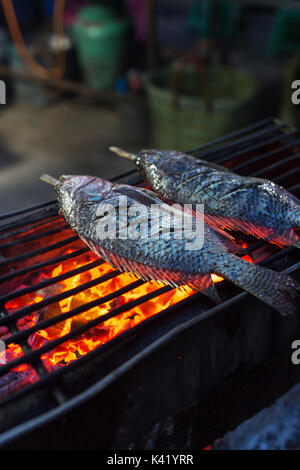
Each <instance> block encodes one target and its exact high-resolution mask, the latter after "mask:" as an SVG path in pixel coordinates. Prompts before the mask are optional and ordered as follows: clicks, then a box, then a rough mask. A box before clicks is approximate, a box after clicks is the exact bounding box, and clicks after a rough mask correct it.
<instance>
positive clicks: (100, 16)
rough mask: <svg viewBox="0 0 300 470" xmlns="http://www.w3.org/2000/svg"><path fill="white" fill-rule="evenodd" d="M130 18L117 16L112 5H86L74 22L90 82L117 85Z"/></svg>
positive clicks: (105, 86)
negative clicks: (109, 6) (110, 6)
mask: <svg viewBox="0 0 300 470" xmlns="http://www.w3.org/2000/svg"><path fill="white" fill-rule="evenodd" d="M127 27H128V21H127V20H126V19H119V18H116V17H115V16H114V13H113V11H112V10H111V9H110V8H107V7H104V6H100V5H99V6H97V5H95V6H90V7H86V8H82V9H81V10H80V11H79V13H78V15H77V18H76V20H75V22H74V25H73V28H72V30H73V37H74V43H75V47H76V49H77V52H78V57H79V63H80V66H81V68H82V71H83V75H84V77H85V80H86V82H87V83H88V85H89V86H90V87H91V88H93V89H95V90H103V89H108V88H113V87H114V84H115V79H116V77H117V75H118V71H119V66H120V60H121V57H122V54H123V52H124V50H125V33H126V29H127Z"/></svg>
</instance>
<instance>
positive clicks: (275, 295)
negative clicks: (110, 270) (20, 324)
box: [55, 176, 299, 315]
mask: <svg viewBox="0 0 300 470" xmlns="http://www.w3.org/2000/svg"><path fill="white" fill-rule="evenodd" d="M55 189H56V191H57V195H58V201H59V204H60V208H61V211H62V214H63V216H64V218H65V220H66V221H67V222H68V223H69V224H70V225H71V227H72V228H73V229H74V230H75V231H76V232H77V233H78V234H79V236H80V237H81V238H82V239H83V240H84V241H85V242H86V243H87V244H88V245H89V246H90V248H91V249H92V250H93V251H94V252H95V253H97V254H98V255H99V256H101V257H103V258H104V259H105V260H106V261H107V262H108V263H110V264H112V265H113V266H115V267H117V268H119V269H120V270H121V271H127V272H132V273H134V274H137V275H139V276H140V277H142V278H143V279H145V280H155V281H164V282H167V283H169V284H171V285H174V286H177V285H181V284H187V285H190V286H191V287H192V288H194V289H197V290H201V291H203V293H205V294H206V295H208V296H209V297H212V298H213V299H215V300H218V296H217V293H216V289H215V287H214V284H213V283H212V280H211V274H212V273H216V274H218V275H220V276H222V277H224V278H226V279H228V280H230V281H231V282H233V283H234V284H236V285H237V286H240V287H241V288H243V289H245V290H247V291H248V292H250V293H251V294H253V295H254V296H256V297H258V298H259V299H260V300H262V301H263V302H265V303H267V304H269V305H270V306H271V307H273V308H274V309H276V310H278V311H279V312H280V313H282V314H283V315H286V314H289V313H295V312H296V311H298V304H297V299H298V296H299V286H298V284H297V283H296V282H295V281H294V280H293V279H292V278H291V277H289V276H286V275H284V274H280V273H277V272H274V271H272V270H270V269H266V268H262V267H260V266H256V265H254V264H251V263H248V262H247V261H245V260H243V259H240V258H238V257H237V256H235V255H233V254H231V253H228V252H227V249H226V247H225V245H224V244H223V240H222V236H221V235H220V234H219V233H216V232H215V231H214V230H212V229H211V228H210V227H208V226H207V225H206V224H204V225H203V227H204V244H203V247H202V248H201V249H197V250H190V249H187V245H186V244H187V239H186V238H185V236H184V235H183V237H182V238H176V227H175V226H174V225H171V230H170V233H169V237H167V238H163V236H162V234H161V227H163V224H164V222H163V220H164V217H165V216H166V217H168V216H169V211H171V209H170V206H167V205H164V208H163V213H162V217H161V218H160V220H162V222H159V221H158V219H157V220H156V219H154V222H155V223H154V226H155V224H156V225H157V229H156V232H158V233H159V236H158V238H156V239H154V238H152V237H149V238H146V237H145V238H143V237H140V238H137V239H134V237H131V238H128V237H127V238H123V237H120V236H116V237H113V236H112V235H111V233H108V235H107V237H106V238H103V237H102V236H101V237H99V231H98V229H97V225H98V223H99V221H101V218H102V217H103V214H102V213H101V211H100V212H99V208H100V209H101V208H103V206H104V205H105V207H106V205H107V204H109V205H110V207H113V208H114V210H115V212H114V214H112V215H110V213H108V214H107V215H106V217H108V220H111V222H112V226H113V224H114V221H115V222H116V226H117V227H118V229H117V233H118V231H119V230H120V227H121V226H122V224H123V225H124V224H128V223H129V222H130V217H129V219H128V220H127V216H126V217H125V211H126V208H125V209H124V208H123V209H120V196H122V197H124V196H126V198H127V199H126V201H127V203H126V204H127V213H130V208H132V207H133V206H134V205H135V204H137V203H139V204H142V205H143V206H145V207H146V209H147V211H148V209H150V208H151V207H152V205H153V204H154V205H156V207H157V206H158V207H162V205H163V203H162V201H161V200H160V199H158V198H157V197H156V196H155V194H154V193H152V191H147V190H145V189H142V188H134V187H131V186H128V185H124V184H112V183H110V182H108V181H105V180H103V179H100V178H93V177H90V176H62V177H61V178H60V180H59V182H58V183H57V184H56V187H55ZM101 214H102V215H101ZM151 215H152V217H151V218H148V212H147V217H145V219H144V220H143V222H142V224H141V226H140V230H144V229H145V228H149V227H148V225H149V224H150V223H151V226H152V224H153V214H151ZM110 217H113V218H114V220H112V219H109V218H110ZM192 219H193V223H195V219H196V218H195V217H194V216H193V218H192ZM168 220H169V218H168ZM172 229H173V230H172ZM151 233H152V232H151ZM189 241H190V239H189Z"/></svg>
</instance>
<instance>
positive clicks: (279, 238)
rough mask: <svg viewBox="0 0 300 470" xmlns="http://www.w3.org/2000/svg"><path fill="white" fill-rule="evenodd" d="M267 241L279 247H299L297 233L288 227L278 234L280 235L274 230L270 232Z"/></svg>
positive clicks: (299, 238) (299, 242) (299, 240)
mask: <svg viewBox="0 0 300 470" xmlns="http://www.w3.org/2000/svg"><path fill="white" fill-rule="evenodd" d="M268 241H269V242H270V243H274V244H275V245H278V246H280V247H282V246H287V245H293V246H296V247H297V248H300V237H299V235H297V233H296V232H295V230H294V229H290V230H288V231H287V232H285V233H283V234H280V235H278V234H277V233H275V232H273V233H270V235H269V237H268Z"/></svg>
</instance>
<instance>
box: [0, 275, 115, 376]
mask: <svg viewBox="0 0 300 470" xmlns="http://www.w3.org/2000/svg"><path fill="white" fill-rule="evenodd" d="M120 274H121V273H120V272H119V271H117V270H115V271H112V272H110V273H107V274H104V275H103V276H100V277H97V278H96V279H93V280H92V281H89V282H86V283H84V284H81V285H80V286H77V287H74V288H73V289H69V290H68V291H65V292H62V293H61V294H57V295H53V296H51V297H49V298H48V299H45V300H41V301H40V302H37V303H35V304H33V305H29V306H28V307H24V308H22V309H19V310H16V311H15V312H13V313H11V314H10V315H9V316H8V317H7V318H0V326H3V325H7V324H8V325H10V324H11V323H13V322H14V321H15V320H18V319H19V318H22V317H23V316H24V315H30V314H31V313H34V312H36V311H37V310H41V309H42V308H44V307H48V306H49V305H52V304H54V303H56V302H60V301H61V300H64V299H67V298H68V297H71V296H73V295H76V294H80V292H84V291H85V290H87V289H90V288H91V287H95V286H98V285H99V284H103V283H104V282H106V281H109V280H111V279H113V278H114V277H117V276H119V275H120ZM85 305H88V304H85ZM0 371H1V368H0Z"/></svg>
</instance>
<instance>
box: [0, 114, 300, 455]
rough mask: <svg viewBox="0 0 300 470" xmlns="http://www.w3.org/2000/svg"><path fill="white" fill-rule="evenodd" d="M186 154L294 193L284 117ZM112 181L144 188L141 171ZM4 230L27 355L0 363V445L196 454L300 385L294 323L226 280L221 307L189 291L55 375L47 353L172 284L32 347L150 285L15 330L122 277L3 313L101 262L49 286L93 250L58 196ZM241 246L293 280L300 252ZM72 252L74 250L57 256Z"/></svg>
mask: <svg viewBox="0 0 300 470" xmlns="http://www.w3.org/2000/svg"><path fill="white" fill-rule="evenodd" d="M189 153H191V154H193V155H194V156H196V157H201V158H204V159H207V160H210V161H214V162H217V163H220V164H222V165H224V166H227V167H228V168H231V169H232V170H234V171H237V172H239V173H240V174H243V175H252V176H259V177H266V178H269V179H272V180H273V181H274V182H276V183H278V184H281V185H282V186H284V187H285V188H286V189H288V190H289V191H290V192H292V193H293V194H295V195H297V196H298V197H299V193H300V183H299V171H300V165H299V162H300V132H299V131H298V130H297V129H295V128H291V127H289V126H287V125H285V124H284V123H282V122H281V121H278V120H274V119H268V120H264V121H262V122H259V123H257V124H254V125H252V126H249V127H247V128H244V129H242V130H240V131H238V132H234V133H231V134H229V135H227V136H224V137H222V138H220V139H218V140H216V141H214V142H212V143H209V144H207V145H204V146H202V147H199V148H197V149H193V150H191V151H190V152H189ZM114 180H115V181H118V182H119V181H126V182H129V183H131V184H141V183H142V182H141V180H140V178H139V176H138V174H137V173H136V171H135V170H132V171H129V172H127V173H125V174H123V175H120V176H119V177H117V178H115V179H114ZM0 221H1V227H0V335H1V328H2V329H3V328H4V327H7V328H9V332H10V336H9V337H8V338H6V339H5V342H6V344H10V343H14V344H16V345H19V346H20V348H21V351H22V356H20V357H15V358H13V359H12V360H11V361H10V362H8V363H5V364H3V365H1V367H0V446H1V447H4V448H102V449H105V448H124V449H128V448H151V447H155V446H156V447H157V446H159V447H160V448H162V447H164V448H174V446H177V447H180V448H201V447H204V446H205V445H208V444H210V443H212V442H213V441H214V440H215V439H216V438H218V437H221V436H222V435H224V434H225V433H226V432H227V431H228V430H229V429H233V428H234V427H235V426H237V425H238V424H240V423H241V422H242V421H243V420H245V419H246V418H248V417H250V416H251V415H253V414H254V413H255V412H257V411H259V410H260V409H261V408H263V407H264V406H267V405H269V404H270V403H272V401H273V400H274V399H275V398H277V397H278V396H280V394H282V393H283V392H285V391H287V390H288V389H289V388H290V387H291V386H292V385H293V384H295V383H297V382H298V381H299V380H300V367H298V368H297V367H296V366H293V365H292V364H291V360H290V348H291V343H292V341H294V340H295V339H297V338H300V322H299V317H298V316H297V315H294V316H291V317H286V318H283V317H281V316H280V315H279V314H278V313H276V312H275V311H274V310H272V309H271V308H270V307H268V306H266V305H265V304H262V303H261V302H259V301H258V300H257V299H255V298H253V297H251V296H250V295H249V294H247V293H246V292H242V291H241V290H240V289H238V288H237V287H235V286H233V285H231V284H230V283H227V282H226V281H223V282H221V283H218V285H217V289H218V291H219V294H220V296H221V299H222V303H221V304H219V305H214V304H213V303H212V301H211V300H210V299H208V298H206V297H205V296H203V295H201V294H200V293H194V294H193V295H191V296H189V297H186V298H184V299H183V300H181V301H179V302H178V303H175V304H173V305H171V306H169V307H167V308H165V309H164V310H162V311H160V312H158V313H156V314H155V315H152V316H150V317H149V318H146V319H145V320H143V321H141V322H140V323H139V324H137V325H136V326H134V327H131V328H129V329H126V330H124V331H122V332H120V334H118V335H117V336H116V337H114V338H112V339H111V340H109V341H107V342H106V343H105V344H101V345H99V346H98V347H97V348H95V349H93V350H91V351H90V352H88V353H87V354H84V355H80V356H78V358H77V359H76V360H72V361H71V362H69V363H68V365H65V366H60V367H56V368H54V369H52V370H49V369H47V367H45V362H44V360H43V359H42V356H43V355H45V354H47V353H49V352H51V351H53V350H54V349H55V348H58V347H60V346H61V345H63V344H65V343H66V342H67V341H70V340H74V339H76V338H78V337H79V336H80V335H82V334H87V332H91V336H92V332H93V329H94V328H96V327H98V326H99V325H101V324H103V322H104V321H106V320H108V319H111V318H114V317H116V316H117V315H120V314H124V313H126V312H128V311H129V310H130V311H131V312H132V309H134V308H137V307H139V306H141V305H144V304H145V302H147V301H150V300H155V299H157V298H158V296H160V295H162V294H166V293H167V292H170V291H172V288H171V287H170V286H157V287H156V288H155V289H154V290H153V291H152V292H149V293H147V294H145V295H142V296H139V297H137V298H134V299H133V300H130V301H128V302H125V303H123V304H116V307H115V308H111V309H110V311H109V312H107V313H106V314H104V315H102V316H98V317H96V318H93V319H92V320H90V321H87V322H86V323H83V324H79V326H76V327H75V328H73V329H72V330H71V331H69V332H68V333H67V334H65V335H63V336H60V337H57V338H56V339H53V340H50V341H47V342H45V343H44V344H43V345H42V346H41V347H40V348H38V349H36V348H33V347H32V345H30V344H31V343H30V341H29V342H28V339H30V338H31V337H32V335H33V334H34V333H35V332H37V331H40V330H41V329H43V330H44V329H46V328H50V327H55V326H56V325H57V324H58V323H60V322H63V321H66V320H67V319H70V318H74V317H75V316H77V315H80V314H82V313H84V312H86V311H88V310H89V309H91V308H94V307H100V306H101V305H102V304H104V303H106V302H111V301H114V300H116V299H118V298H120V296H122V295H124V294H127V293H130V292H131V291H132V290H133V289H136V288H138V287H140V286H142V285H143V284H145V283H144V281H142V280H140V279H132V281H131V282H130V283H129V284H127V285H126V286H123V287H122V288H121V289H119V290H115V291H111V292H109V293H107V295H105V296H103V297H101V298H96V299H93V300H92V301H90V302H88V303H84V304H83V305H77V306H75V307H73V308H71V309H70V310H68V311H66V312H63V313H60V314H58V315H54V316H52V317H50V318H47V319H43V318H42V319H41V320H40V321H39V322H37V323H36V324H33V325H26V328H24V329H20V327H19V323H18V322H20V321H22V319H26V318H27V319H28V318H29V317H28V316H29V315H32V314H35V313H37V312H40V311H41V310H42V309H44V308H47V307H49V306H53V305H55V304H57V303H58V302H61V301H63V300H64V299H68V298H70V296H73V295H75V294H79V293H81V292H85V291H87V290H88V289H90V288H92V287H94V286H97V285H100V284H101V283H104V282H107V281H109V280H111V279H114V278H116V277H117V276H118V275H119V271H117V270H112V271H111V272H108V273H106V274H104V275H102V276H99V277H97V278H95V279H91V280H88V281H87V282H84V283H81V284H79V285H76V286H75V287H73V288H72V289H69V290H65V291H63V292H59V293H56V292H54V293H53V294H52V295H48V296H47V297H46V298H43V299H42V300H40V301H38V302H37V303H31V304H29V305H26V306H23V307H22V308H17V309H15V310H13V311H12V312H11V311H8V308H7V305H9V303H11V302H14V301H15V300H18V299H19V298H21V297H23V296H25V295H31V294H34V293H38V292H39V291H41V289H46V288H51V287H52V286H55V285H56V284H57V283H61V282H62V281H65V280H66V279H70V278H72V277H73V276H77V275H81V274H83V273H86V272H88V271H89V270H91V269H94V268H96V267H99V266H101V263H103V262H102V260H100V259H97V260H95V259H94V260H92V261H89V262H86V264H84V265H82V266H80V267H76V268H75V269H70V270H69V271H68V272H63V273H61V274H57V275H56V276H54V277H52V278H46V279H41V278H38V277H37V275H38V274H39V273H41V272H43V271H47V270H48V269H50V268H51V269H52V268H54V267H55V266H57V265H58V264H60V263H65V262H70V261H72V260H75V259H77V258H78V257H81V256H85V255H87V254H88V253H89V249H88V248H87V247H86V246H85V245H84V244H83V243H82V242H81V241H80V240H79V239H78V237H77V235H76V234H74V233H73V232H72V231H71V230H70V229H69V228H68V226H67V225H66V224H65V222H64V221H63V219H62V218H61V217H60V215H59V213H58V205H57V202H56V201H55V200H53V201H49V202H46V203H43V204H39V205H36V206H34V207H30V208H26V209H21V210H19V211H16V212H13V213H10V214H5V215H1V216H0ZM239 236H240V237H241V235H239ZM49 239H50V242H48V240H49ZM243 240H244V241H246V242H247V248H246V249H245V254H247V255H248V256H253V257H254V259H256V261H257V260H258V257H257V256H258V255H257V254H259V253H260V254H261V253H264V256H263V257H262V259H259V263H260V264H262V265H265V266H269V267H272V268H273V269H276V270H279V271H285V272H287V273H289V274H291V275H292V276H293V277H295V278H296V279H298V280H299V274H300V260H299V250H297V249H296V248H294V247H288V248H285V249H280V248H278V247H275V246H274V245H270V244H268V243H266V242H264V241H258V240H256V239H254V238H252V237H250V236H249V237H246V236H245V237H244V236H243ZM44 242H45V243H44ZM64 248H70V249H72V250H73V251H72V252H68V253H63V254H61V253H62V251H61V250H62V249H64ZM28 279H30V284H29V285H28V283H26V280H28ZM36 279H38V281H35V280H36ZM24 321H25V320H24ZM5 331H6V330H5ZM7 334H8V333H7V331H6V335H7ZM4 338H5V335H4ZM0 339H1V336H0ZM43 357H44V356H43ZM24 364H25V365H26V367H27V366H28V365H29V366H30V367H31V368H32V369H30V370H32V371H33V372H32V377H35V379H34V381H33V383H26V384H24V383H21V382H20V381H21V378H20V377H21V376H22V374H20V372H19V371H18V370H17V369H18V368H19V369H20V368H22V366H23V365H24ZM12 369H14V371H12ZM237 394H238V396H239V399H238V400H237V399H236V395H237ZM170 429H171V431H170ZM172 446H173V447H172Z"/></svg>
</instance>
